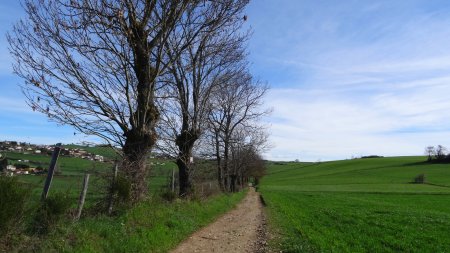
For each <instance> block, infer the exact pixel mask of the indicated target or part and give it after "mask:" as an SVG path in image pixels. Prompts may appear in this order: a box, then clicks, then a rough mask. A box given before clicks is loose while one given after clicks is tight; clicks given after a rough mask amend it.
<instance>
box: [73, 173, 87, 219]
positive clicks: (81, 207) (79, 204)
mask: <svg viewBox="0 0 450 253" xmlns="http://www.w3.org/2000/svg"><path fill="white" fill-rule="evenodd" d="M89 176H90V175H89V174H86V175H84V180H83V189H82V190H81V194H80V199H79V201H78V211H77V215H76V216H75V220H78V219H80V217H81V211H82V210H83V206H84V200H85V199H86V193H87V189H88V184H89Z"/></svg>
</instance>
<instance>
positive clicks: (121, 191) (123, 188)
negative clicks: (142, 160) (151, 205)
mask: <svg viewBox="0 0 450 253" xmlns="http://www.w3.org/2000/svg"><path fill="white" fill-rule="evenodd" d="M111 191H112V193H113V194H114V195H117V198H118V199H119V200H120V201H121V202H129V201H130V197H131V183H130V180H128V179H127V178H126V177H124V176H122V175H119V176H118V177H117V178H116V181H115V182H114V183H113V185H112V189H111Z"/></svg>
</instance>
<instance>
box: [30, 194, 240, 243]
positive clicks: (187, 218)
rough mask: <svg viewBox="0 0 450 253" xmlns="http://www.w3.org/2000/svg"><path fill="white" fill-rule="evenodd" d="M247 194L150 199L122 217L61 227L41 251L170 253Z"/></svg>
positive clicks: (84, 221) (83, 221)
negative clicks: (198, 198) (194, 199)
mask: <svg viewBox="0 0 450 253" xmlns="http://www.w3.org/2000/svg"><path fill="white" fill-rule="evenodd" d="M245 194H246V191H243V192H239V193H236V194H232V195H224V194H221V195H217V196H214V197H211V198H209V199H208V200H204V201H176V202H173V203H168V202H164V201H163V200H161V199H157V198H155V199H152V200H148V201H146V202H144V203H141V204H140V205H138V206H136V207H134V208H133V209H131V210H129V211H127V212H125V213H124V214H122V215H120V216H119V217H107V216H100V217H95V218H85V219H83V220H81V221H79V222H78V223H72V224H67V223H66V224H64V225H61V226H59V228H58V229H56V230H55V231H54V232H53V233H52V234H50V235H49V236H48V237H47V238H46V239H45V240H42V241H41V243H42V244H41V245H40V246H39V247H38V249H37V250H36V251H38V252H50V251H56V252H167V251H168V250H170V249H172V248H174V247H175V246H176V245H178V244H179V243H180V242H181V241H182V240H184V239H185V238H186V237H187V236H189V235H190V234H191V233H193V232H194V231H196V230H198V229H199V228H201V227H203V226H205V225H207V224H209V223H210V222H212V221H213V220H214V219H216V218H217V217H218V216H219V215H221V214H223V213H225V212H226V211H228V210H230V209H232V208H233V207H234V206H235V205H236V204H237V203H239V202H240V201H241V200H242V199H243V197H244V196H245Z"/></svg>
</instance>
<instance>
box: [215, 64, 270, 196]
mask: <svg viewBox="0 0 450 253" xmlns="http://www.w3.org/2000/svg"><path fill="white" fill-rule="evenodd" d="M222 78H223V79H224V81H223V82H221V83H222V84H221V86H220V89H218V90H217V91H216V93H215V95H214V96H215V99H214V101H213V104H212V105H211V111H210V114H209V118H208V121H209V124H210V129H211V135H212V140H213V145H214V147H215V157H216V159H217V169H218V181H219V184H220V186H221V188H222V189H223V190H226V188H227V186H228V185H229V178H230V176H232V175H233V174H230V171H229V161H230V148H231V144H232V143H233V141H234V140H233V137H234V136H235V135H236V132H235V131H236V130H237V129H238V128H245V129H247V130H249V131H250V129H252V128H254V130H256V129H259V128H260V127H259V126H258V120H260V119H261V117H263V116H265V115H267V114H268V113H270V110H267V109H263V108H261V107H262V104H263V97H264V95H265V94H266V92H267V90H268V86H267V85H263V84H261V83H259V82H256V81H254V79H253V77H252V76H251V75H250V73H249V72H248V70H247V68H246V65H245V64H243V65H242V67H241V68H236V69H235V71H234V72H230V73H227V75H224V76H223V77H222Z"/></svg>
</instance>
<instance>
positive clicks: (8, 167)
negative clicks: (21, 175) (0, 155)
mask: <svg viewBox="0 0 450 253" xmlns="http://www.w3.org/2000/svg"><path fill="white" fill-rule="evenodd" d="M6 170H9V171H15V170H16V166H14V165H8V166H6Z"/></svg>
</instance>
